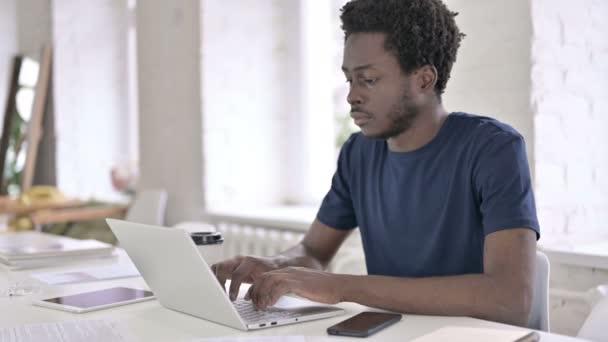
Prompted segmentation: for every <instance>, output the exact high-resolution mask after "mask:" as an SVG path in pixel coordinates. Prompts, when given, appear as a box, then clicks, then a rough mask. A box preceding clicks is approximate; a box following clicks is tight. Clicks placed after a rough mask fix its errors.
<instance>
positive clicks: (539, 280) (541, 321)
mask: <svg viewBox="0 0 608 342" xmlns="http://www.w3.org/2000/svg"><path fill="white" fill-rule="evenodd" d="M528 328H530V329H536V330H542V331H547V332H548V331H549V258H547V256H546V255H545V254H544V253H543V252H540V251H536V274H535V279H534V294H533V297H532V310H531V312H530V318H529V319H528Z"/></svg>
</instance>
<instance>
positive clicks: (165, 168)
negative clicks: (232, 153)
mask: <svg viewBox="0 0 608 342" xmlns="http://www.w3.org/2000/svg"><path fill="white" fill-rule="evenodd" d="M136 12H137V62H138V72H137V73H138V84H139V88H138V92H139V111H140V115H139V132H140V140H139V146H140V185H139V187H140V188H142V189H143V188H164V189H166V190H167V191H168V193H169V199H168V208H167V223H168V224H174V223H176V222H177V221H182V220H196V219H199V218H200V217H201V215H202V210H203V176H204V175H203V172H202V169H203V159H202V156H203V154H202V148H203V145H202V125H201V87H200V85H201V82H200V79H201V68H200V61H201V50H200V46H201V39H200V22H199V21H200V20H199V17H200V6H199V1H197V0H180V1H164V0H146V1H138V3H137V10H136ZM236 38H237V39H239V38H240V37H236Z"/></svg>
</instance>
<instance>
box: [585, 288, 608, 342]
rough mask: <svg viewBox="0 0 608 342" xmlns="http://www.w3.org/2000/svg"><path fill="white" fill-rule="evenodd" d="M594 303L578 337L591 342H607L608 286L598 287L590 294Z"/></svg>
mask: <svg viewBox="0 0 608 342" xmlns="http://www.w3.org/2000/svg"><path fill="white" fill-rule="evenodd" d="M590 297H592V298H591V300H592V302H594V304H595V305H594V306H593V309H591V313H590V314H589V316H587V319H585V322H584V323H583V326H582V327H581V329H580V330H579V332H578V337H581V338H584V339H588V340H591V341H598V342H608V328H607V327H606V325H607V323H608V285H601V286H598V287H597V289H594V290H593V293H592V294H591V296H590Z"/></svg>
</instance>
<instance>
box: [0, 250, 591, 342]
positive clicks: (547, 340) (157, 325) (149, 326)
mask: <svg viewBox="0 0 608 342" xmlns="http://www.w3.org/2000/svg"><path fill="white" fill-rule="evenodd" d="M117 262H128V259H127V258H126V257H125V256H124V255H123V256H121V257H120V258H118V259H107V260H96V261H88V262H86V263H85V264H82V263H81V264H71V265H69V266H63V267H57V268H45V269H36V270H28V271H19V272H13V274H15V273H16V274H17V277H18V278H22V277H27V276H28V275H29V274H31V273H39V272H47V271H49V272H50V271H70V270H73V269H75V268H82V267H91V266H102V265H104V266H105V265H111V264H113V263H117ZM7 272H8V271H7V270H6V269H4V268H1V267H0V289H5V288H6V286H7V283H8V273H7ZM11 278H12V279H15V275H12V276H11ZM113 286H131V287H139V288H147V286H146V284H145V282H144V281H143V279H142V278H126V279H116V280H106V281H99V282H91V283H79V284H68V285H58V286H48V285H43V286H42V290H41V292H40V293H39V294H37V295H36V296H38V297H50V296H57V295H68V294H74V293H78V292H84V291H92V290H97V289H103V288H108V287H113ZM31 299H32V297H31V296H26V297H12V298H0V327H10V326H15V325H20V324H27V323H50V322H59V321H67V320H88V319H109V320H118V321H121V322H124V323H126V325H127V326H128V328H129V330H130V331H131V332H132V333H133V335H134V336H135V337H136V338H137V339H138V340H141V341H181V340H187V339H193V338H211V337H226V336H235V337H236V336H241V337H245V336H276V335H283V336H291V335H305V336H307V341H350V342H354V341H355V339H353V338H349V337H336V336H328V335H327V333H326V332H325V330H326V328H327V327H329V326H330V325H333V324H335V323H338V322H340V321H342V320H344V319H346V318H347V317H350V316H352V315H353V314H355V313H358V312H360V311H362V310H365V309H366V308H365V307H363V306H360V305H357V304H352V303H343V304H340V305H339V306H340V307H342V308H344V309H345V310H346V311H347V313H346V315H342V316H338V317H334V318H330V319H323V320H318V321H313V322H305V323H298V324H293V325H287V326H282V327H277V328H270V329H264V330H258V331H255V332H242V331H239V330H235V329H232V328H228V327H225V326H222V325H219V324H215V323H211V322H207V321H204V320H202V319H198V318H196V317H192V316H189V315H186V314H182V313H179V312H175V311H172V310H169V309H165V308H163V307H162V306H161V305H160V304H159V303H158V301H156V300H153V301H149V302H143V303H138V304H132V305H127V306H122V307H117V308H113V309H107V310H101V311H96V312H90V313H85V314H72V313H67V312H62V311H58V310H53V309H47V308H42V307H37V306H33V305H31V304H30V301H31ZM446 325H456V326H468V327H487V328H492V327H494V328H496V327H497V328H505V329H518V328H517V327H513V326H508V325H504V324H498V323H493V322H488V321H483V320H478V319H473V318H468V317H431V316H417V315H404V316H403V319H402V320H401V322H399V323H397V324H395V325H393V326H391V327H390V328H388V329H386V330H383V331H381V332H379V333H377V334H375V335H373V336H372V337H371V338H368V339H366V340H369V341H372V340H373V341H407V340H410V339H412V338H415V337H418V336H421V335H424V334H426V333H429V332H431V331H434V330H436V329H438V328H441V327H443V326H446ZM541 341H542V342H567V341H570V342H573V341H581V340H579V339H575V338H571V337H566V336H562V335H556V334H548V333H541Z"/></svg>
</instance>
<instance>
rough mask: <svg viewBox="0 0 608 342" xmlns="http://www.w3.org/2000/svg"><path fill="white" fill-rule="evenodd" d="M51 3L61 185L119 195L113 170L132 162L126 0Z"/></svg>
mask: <svg viewBox="0 0 608 342" xmlns="http://www.w3.org/2000/svg"><path fill="white" fill-rule="evenodd" d="M52 4H53V13H52V15H53V25H52V26H53V27H52V30H53V35H54V39H53V41H54V47H55V48H54V58H55V59H54V64H53V67H54V73H53V75H54V95H55V96H54V98H55V119H56V123H55V124H56V131H57V165H58V170H57V182H58V186H59V188H60V189H61V190H62V191H64V192H66V193H67V194H69V195H73V196H77V197H80V198H90V197H95V198H99V199H110V200H112V199H116V198H118V197H117V194H116V193H115V192H114V191H113V190H112V187H111V184H110V169H111V167H112V166H114V165H116V164H121V163H125V162H127V161H128V160H129V155H128V153H127V151H128V149H127V148H126V146H127V144H128V141H127V138H126V137H127V135H128V132H127V127H126V125H125V122H126V121H127V120H126V117H127V115H128V103H127V96H126V94H127V78H126V77H127V76H126V75H127V69H126V66H127V63H126V61H127V45H126V30H127V26H126V25H127V16H126V0H117V1H107V0H91V1H86V2H83V1H77V0H55V1H53V3H52Z"/></svg>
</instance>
